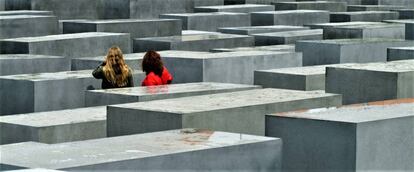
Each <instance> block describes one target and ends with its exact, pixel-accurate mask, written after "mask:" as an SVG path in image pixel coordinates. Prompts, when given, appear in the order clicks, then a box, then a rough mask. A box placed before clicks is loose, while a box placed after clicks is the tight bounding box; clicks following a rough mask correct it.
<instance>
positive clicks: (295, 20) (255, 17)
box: [250, 10, 329, 26]
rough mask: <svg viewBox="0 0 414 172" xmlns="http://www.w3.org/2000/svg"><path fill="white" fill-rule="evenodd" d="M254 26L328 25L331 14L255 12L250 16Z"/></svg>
mask: <svg viewBox="0 0 414 172" xmlns="http://www.w3.org/2000/svg"><path fill="white" fill-rule="evenodd" d="M250 15H251V20H252V26H265V25H294V26H303V25H306V24H313V23H328V22H329V12H328V11H320V10H287V11H267V12H253V13H251V14H250Z"/></svg>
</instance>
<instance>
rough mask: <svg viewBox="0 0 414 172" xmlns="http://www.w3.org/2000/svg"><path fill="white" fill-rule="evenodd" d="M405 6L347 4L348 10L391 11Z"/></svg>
mask: <svg viewBox="0 0 414 172" xmlns="http://www.w3.org/2000/svg"><path fill="white" fill-rule="evenodd" d="M403 8H406V7H404V6H395V5H348V11H350V12H351V11H393V10H397V9H403Z"/></svg>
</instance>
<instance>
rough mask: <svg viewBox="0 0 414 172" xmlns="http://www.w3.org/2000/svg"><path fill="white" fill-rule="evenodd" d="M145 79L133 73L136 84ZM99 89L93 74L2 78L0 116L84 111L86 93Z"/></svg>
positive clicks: (42, 74) (140, 74)
mask: <svg viewBox="0 0 414 172" xmlns="http://www.w3.org/2000/svg"><path fill="white" fill-rule="evenodd" d="M144 77H145V73H143V72H140V71H135V72H134V73H133V79H134V83H136V84H139V83H140V82H141V81H142V80H143V79H144ZM100 88H101V80H98V79H95V78H93V76H92V70H82V71H64V72H54V73H38V74H20V75H8V76H1V77H0V95H1V97H7V99H8V101H1V102H0V115H9V114H19V113H30V112H42V111H50V110H61V109H70V108H79V107H84V106H85V91H86V90H92V89H100Z"/></svg>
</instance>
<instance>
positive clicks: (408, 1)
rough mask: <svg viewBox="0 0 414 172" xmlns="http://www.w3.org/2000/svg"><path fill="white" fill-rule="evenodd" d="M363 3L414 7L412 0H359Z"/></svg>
mask: <svg viewBox="0 0 414 172" xmlns="http://www.w3.org/2000/svg"><path fill="white" fill-rule="evenodd" d="M361 4H363V5H398V6H405V7H407V8H414V1H412V0H397V1H396V0H361Z"/></svg>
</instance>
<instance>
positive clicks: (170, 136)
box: [1, 129, 282, 172]
mask: <svg viewBox="0 0 414 172" xmlns="http://www.w3.org/2000/svg"><path fill="white" fill-rule="evenodd" d="M1 150H2V164H5V165H13V166H17V167H25V168H35V167H36V168H47V169H59V170H63V171H95V170H97V171H107V170H109V171H137V170H138V171H222V170H225V171H232V170H236V171H246V172H254V171H264V172H271V171H272V172H273V171H276V172H280V170H281V163H280V161H281V158H282V157H281V156H282V140H281V139H278V138H270V137H263V136H253V135H246V134H235V133H227V132H220V131H210V130H200V129H185V130H171V131H163V132H155V133H147V134H138V135H130V136H121V137H113V138H102V139H96V140H87V141H80V142H72V143H59V144H41V143H35V142H25V143H19V144H10V145H4V146H2V147H1ZM34 152H35V153H34ZM246 155H249V156H246ZM22 157H24V158H22Z"/></svg>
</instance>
